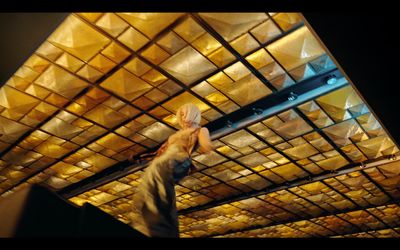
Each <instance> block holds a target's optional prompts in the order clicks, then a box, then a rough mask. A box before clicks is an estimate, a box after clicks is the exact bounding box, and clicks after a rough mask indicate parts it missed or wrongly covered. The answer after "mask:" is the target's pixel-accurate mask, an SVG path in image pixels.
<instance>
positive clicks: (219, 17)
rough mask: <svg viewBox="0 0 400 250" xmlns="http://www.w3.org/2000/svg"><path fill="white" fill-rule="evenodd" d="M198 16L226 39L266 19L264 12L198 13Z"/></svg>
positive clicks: (236, 35)
mask: <svg viewBox="0 0 400 250" xmlns="http://www.w3.org/2000/svg"><path fill="white" fill-rule="evenodd" d="M200 16H201V18H203V19H204V20H205V21H206V22H207V23H209V24H210V25H211V26H212V27H213V28H214V29H215V30H216V31H217V32H218V33H219V34H220V35H221V36H222V37H223V38H224V39H225V40H227V41H231V40H232V39H234V38H236V37H238V36H240V35H241V34H243V33H245V32H247V31H248V30H249V29H251V28H253V27H254V26H256V25H257V24H259V23H261V22H263V21H265V20H266V19H268V16H267V15H266V14H265V13H200Z"/></svg>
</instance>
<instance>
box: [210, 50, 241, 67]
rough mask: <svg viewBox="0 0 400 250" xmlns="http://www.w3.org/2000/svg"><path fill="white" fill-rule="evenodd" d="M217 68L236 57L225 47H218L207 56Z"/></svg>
mask: <svg viewBox="0 0 400 250" xmlns="http://www.w3.org/2000/svg"><path fill="white" fill-rule="evenodd" d="M207 57H208V59H210V61H212V62H213V63H214V64H215V65H217V66H218V67H219V68H221V67H224V66H225V65H227V64H228V63H230V62H232V61H233V60H235V59H236V57H235V56H234V55H233V54H232V53H231V52H229V51H228V50H227V49H226V48H225V47H222V48H219V49H217V50H216V51H214V52H212V53H211V54H210V55H208V56H207Z"/></svg>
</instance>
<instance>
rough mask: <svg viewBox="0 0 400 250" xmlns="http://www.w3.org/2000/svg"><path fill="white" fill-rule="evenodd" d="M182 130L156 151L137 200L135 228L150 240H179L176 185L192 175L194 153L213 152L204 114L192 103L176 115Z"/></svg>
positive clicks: (135, 203)
mask: <svg viewBox="0 0 400 250" xmlns="http://www.w3.org/2000/svg"><path fill="white" fill-rule="evenodd" d="M176 118H177V121H178V124H179V125H180V127H181V129H180V130H179V131H177V132H176V133H175V134H173V135H171V136H170V137H169V138H168V140H167V141H166V142H165V143H164V144H163V145H162V146H161V147H160V149H159V150H158V151H157V155H156V157H155V158H154V159H153V160H152V162H151V163H150V165H149V166H148V167H147V169H146V171H145V173H144V174H143V177H142V181H141V183H140V184H139V186H138V192H137V193H136V197H135V198H134V204H133V206H134V209H135V210H136V212H137V213H138V220H136V221H133V222H132V226H133V227H134V228H135V229H136V230H138V231H140V232H142V233H143V234H145V235H147V236H149V237H179V226H178V213H177V209H176V196H175V188H174V186H175V183H177V182H178V181H179V180H181V179H182V178H183V177H185V176H187V175H188V174H190V173H191V172H192V171H193V168H194V166H193V165H192V162H191V153H192V152H193V151H194V150H196V149H197V148H198V149H199V151H200V153H209V152H211V151H212V143H211V139H210V135H209V131H208V129H207V128H205V127H201V126H200V119H201V112H200V110H199V108H198V107H197V106H196V105H194V104H191V103H188V104H185V105H183V106H181V107H180V108H179V109H178V111H177V114H176Z"/></svg>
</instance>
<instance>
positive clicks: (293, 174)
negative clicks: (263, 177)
mask: <svg viewBox="0 0 400 250" xmlns="http://www.w3.org/2000/svg"><path fill="white" fill-rule="evenodd" d="M272 171H273V172H275V173H276V174H279V175H280V176H282V177H283V178H285V179H286V180H288V181H292V180H295V179H297V178H302V177H305V176H307V173H306V172H304V171H303V170H302V169H301V168H299V167H297V166H296V165H294V164H293V163H289V164H286V165H283V166H279V167H275V168H273V169H272Z"/></svg>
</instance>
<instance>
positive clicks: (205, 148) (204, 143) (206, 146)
mask: <svg viewBox="0 0 400 250" xmlns="http://www.w3.org/2000/svg"><path fill="white" fill-rule="evenodd" d="M198 138H199V150H200V152H201V153H204V154H207V153H210V152H211V151H212V150H213V145H212V143H211V138H210V133H209V132H208V129H207V128H205V127H203V128H201V129H200V131H199V135H198Z"/></svg>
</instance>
